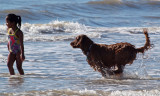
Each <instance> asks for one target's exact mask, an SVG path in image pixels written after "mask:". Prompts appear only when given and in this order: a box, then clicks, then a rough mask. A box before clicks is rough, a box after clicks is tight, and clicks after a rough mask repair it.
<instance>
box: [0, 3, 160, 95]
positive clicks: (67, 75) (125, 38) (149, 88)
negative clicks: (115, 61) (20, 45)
mask: <svg viewBox="0 0 160 96" xmlns="http://www.w3.org/2000/svg"><path fill="white" fill-rule="evenodd" d="M14 1H15V2H13V1H10V2H9V3H8V2H7V1H4V0H0V2H1V3H0V6H1V9H0V37H1V38H0V49H1V51H0V70H1V71H0V81H1V82H0V85H1V86H0V95H2V96H12V95H15V96H22V95H29V96H39V95H47V96H70V95H71V96H73V95H78V96H120V95H122V96H127V95H129V96H159V95H160V90H159V88H160V75H159V74H160V70H159V69H160V65H159V61H160V60H159V58H160V49H159V47H160V43H159V41H160V39H159V36H160V28H159V25H160V24H159V14H160V13H159V8H160V6H159V1H158V0H145V1H144V0H134V1H133V0H104V1H100V0H94V1H93V0H67V1H66V0H59V1H51V0H45V1H44V0H38V1H37V0H34V1H30V0H27V1H25V0H14ZM37 2H38V3H37ZM10 12H13V13H15V14H19V15H21V16H22V20H23V22H22V28H21V30H22V31H23V32H24V46H25V56H26V60H25V61H24V63H23V68H24V71H25V75H24V76H20V75H19V74H18V72H17V69H16V64H15V65H14V69H15V72H16V75H15V76H10V75H9V72H8V69H7V65H6V62H7V55H8V50H7V34H6V25H5V16H6V15H7V14H8V13H10ZM143 28H148V31H149V36H150V39H151V43H152V44H154V47H153V48H152V49H151V50H149V51H147V52H146V53H145V54H144V55H143V54H137V59H136V60H135V61H134V62H133V64H132V65H127V66H126V67H125V70H124V75H123V76H122V77H115V76H112V77H107V78H103V77H102V76H101V74H100V73H98V72H95V71H94V70H93V69H92V68H91V67H90V66H89V65H88V64H87V62H86V57H85V56H84V55H83V53H82V51H81V50H80V49H73V48H72V47H71V46H70V42H71V41H72V40H74V38H75V37H76V36H77V35H79V34H86V35H87V36H88V37H90V38H91V39H92V40H93V41H94V42H96V43H103V44H115V43H119V42H129V43H131V44H133V45H135V46H136V48H139V47H142V46H143V45H144V44H145V36H144V34H143V33H142V30H143Z"/></svg>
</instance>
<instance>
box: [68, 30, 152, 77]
mask: <svg viewBox="0 0 160 96" xmlns="http://www.w3.org/2000/svg"><path fill="white" fill-rule="evenodd" d="M143 31H144V35H145V38H146V43H145V45H144V46H143V47H141V48H135V46H134V45H132V44H130V43H126V42H125V43H117V44H112V45H105V44H96V43H94V42H93V41H92V40H91V39H89V38H88V37H87V36H86V35H79V36H77V37H76V39H75V40H74V41H73V42H71V46H72V47H73V48H80V49H81V50H82V51H83V53H84V55H86V56H87V62H88V63H89V65H90V66H91V67H92V68H93V69H94V70H95V71H99V72H100V73H101V74H102V76H106V74H109V75H114V74H115V75H117V74H120V73H123V69H124V67H125V65H126V64H132V63H133V61H134V60H135V59H136V54H137V53H144V52H145V51H146V50H148V49H149V48H150V46H151V45H150V40H149V37H148V32H147V30H146V29H144V30H143Z"/></svg>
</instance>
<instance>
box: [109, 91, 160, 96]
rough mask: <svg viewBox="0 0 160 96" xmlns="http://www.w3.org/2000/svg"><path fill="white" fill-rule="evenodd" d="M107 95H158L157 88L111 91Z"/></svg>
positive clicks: (159, 94) (159, 92) (159, 93)
mask: <svg viewBox="0 0 160 96" xmlns="http://www.w3.org/2000/svg"><path fill="white" fill-rule="evenodd" d="M109 96H160V91H159V90H139V91H132V90H126V91H113V92H111V94H110V95H109Z"/></svg>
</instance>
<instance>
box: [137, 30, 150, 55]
mask: <svg viewBox="0 0 160 96" xmlns="http://www.w3.org/2000/svg"><path fill="white" fill-rule="evenodd" d="M143 33H144V35H145V38H146V43H145V45H144V46H143V47H141V48H137V49H136V50H137V52H138V53H144V52H145V51H147V50H148V49H150V48H151V44H150V39H149V36H148V32H147V29H143Z"/></svg>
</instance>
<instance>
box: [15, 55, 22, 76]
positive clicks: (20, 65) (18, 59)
mask: <svg viewBox="0 0 160 96" xmlns="http://www.w3.org/2000/svg"><path fill="white" fill-rule="evenodd" d="M20 54H21V53H20V52H19V53H17V55H16V64H17V69H18V71H19V74H20V75H24V71H23V69H22V60H21V58H20Z"/></svg>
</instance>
